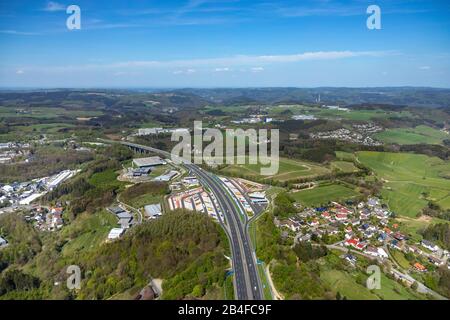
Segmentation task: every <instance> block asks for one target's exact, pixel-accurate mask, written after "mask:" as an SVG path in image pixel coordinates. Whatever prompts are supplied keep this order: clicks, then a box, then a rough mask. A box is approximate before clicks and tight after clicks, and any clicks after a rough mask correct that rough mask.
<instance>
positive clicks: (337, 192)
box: [290, 184, 359, 206]
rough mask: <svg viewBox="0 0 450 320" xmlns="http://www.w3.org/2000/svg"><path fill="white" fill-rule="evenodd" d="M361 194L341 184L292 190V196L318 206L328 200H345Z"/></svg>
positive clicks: (306, 203) (296, 199)
mask: <svg viewBox="0 0 450 320" xmlns="http://www.w3.org/2000/svg"><path fill="white" fill-rule="evenodd" d="M358 195H359V193H358V192H356V191H355V190H353V189H351V188H349V187H346V186H343V185H340V184H324V185H319V186H318V187H315V188H313V189H306V190H301V191H297V192H291V193H290V196H291V197H292V198H293V199H294V200H295V201H298V202H300V203H301V204H302V205H304V206H318V205H321V204H326V203H327V202H328V201H344V200H349V199H351V198H355V197H357V196H358Z"/></svg>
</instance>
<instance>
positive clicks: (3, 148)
mask: <svg viewBox="0 0 450 320" xmlns="http://www.w3.org/2000/svg"><path fill="white" fill-rule="evenodd" d="M29 148H30V144H29V143H20V142H4V143H0V163H10V162H12V161H14V160H15V159H18V158H25V159H24V161H29V160H28V158H27V157H28V156H29V154H30V151H29Z"/></svg>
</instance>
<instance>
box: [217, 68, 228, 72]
mask: <svg viewBox="0 0 450 320" xmlns="http://www.w3.org/2000/svg"><path fill="white" fill-rule="evenodd" d="M228 71H230V68H228V67H225V68H215V69H214V72H228Z"/></svg>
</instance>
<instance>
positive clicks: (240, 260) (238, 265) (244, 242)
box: [106, 140, 264, 300]
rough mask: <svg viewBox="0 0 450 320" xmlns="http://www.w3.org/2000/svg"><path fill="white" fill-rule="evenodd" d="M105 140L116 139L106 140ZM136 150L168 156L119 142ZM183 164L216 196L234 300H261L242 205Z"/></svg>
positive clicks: (215, 180) (217, 184) (220, 184)
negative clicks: (227, 248) (228, 254)
mask: <svg viewBox="0 0 450 320" xmlns="http://www.w3.org/2000/svg"><path fill="white" fill-rule="evenodd" d="M106 141H107V142H117V141H109V140H106ZM120 143H121V144H123V145H125V146H128V147H130V148H132V149H135V150H136V151H143V150H144V151H149V152H153V153H157V154H160V155H162V156H164V157H167V158H171V154H170V153H169V152H167V151H163V150H159V149H155V148H152V147H148V146H144V145H139V144H134V143H130V142H124V141H122V142H120ZM184 166H185V167H186V168H187V169H188V170H190V171H191V172H192V173H193V174H195V175H196V176H197V177H198V178H199V180H200V181H201V182H202V184H203V185H204V186H207V187H209V189H210V190H211V192H212V193H213V194H214V196H215V197H216V199H217V202H218V204H219V206H220V210H221V211H222V213H223V215H224V217H225V219H226V224H222V226H223V227H224V228H225V231H226V233H227V235H228V238H229V240H230V245H231V253H232V264H233V271H234V289H235V296H236V299H237V300H262V299H263V298H264V294H263V292H262V285H261V280H260V277H259V273H258V266H257V264H256V256H255V253H254V250H253V247H252V244H251V241H250V238H249V235H248V230H247V218H246V215H245V219H244V220H245V222H244V223H243V222H242V221H241V219H240V215H241V210H242V208H241V207H240V206H238V205H237V204H236V202H235V201H237V202H238V200H237V199H235V198H234V196H233V195H232V194H231V193H229V192H228V191H227V189H226V187H225V185H224V184H223V182H222V181H221V180H220V179H219V178H218V177H217V176H215V175H214V174H212V173H209V172H207V171H205V170H203V169H201V168H199V167H198V166H196V165H194V164H192V163H187V162H185V163H184Z"/></svg>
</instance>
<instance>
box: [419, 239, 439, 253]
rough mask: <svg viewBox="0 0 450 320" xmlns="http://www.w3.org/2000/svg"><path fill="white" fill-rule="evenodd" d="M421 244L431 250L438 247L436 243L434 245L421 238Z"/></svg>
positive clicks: (435, 249) (433, 250)
mask: <svg viewBox="0 0 450 320" xmlns="http://www.w3.org/2000/svg"><path fill="white" fill-rule="evenodd" d="M421 244H422V246H423V247H424V248H427V249H428V250H430V251H432V252H436V251H438V250H439V247H438V246H437V245H435V244H434V243H433V242H431V241H428V240H422V242H421Z"/></svg>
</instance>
